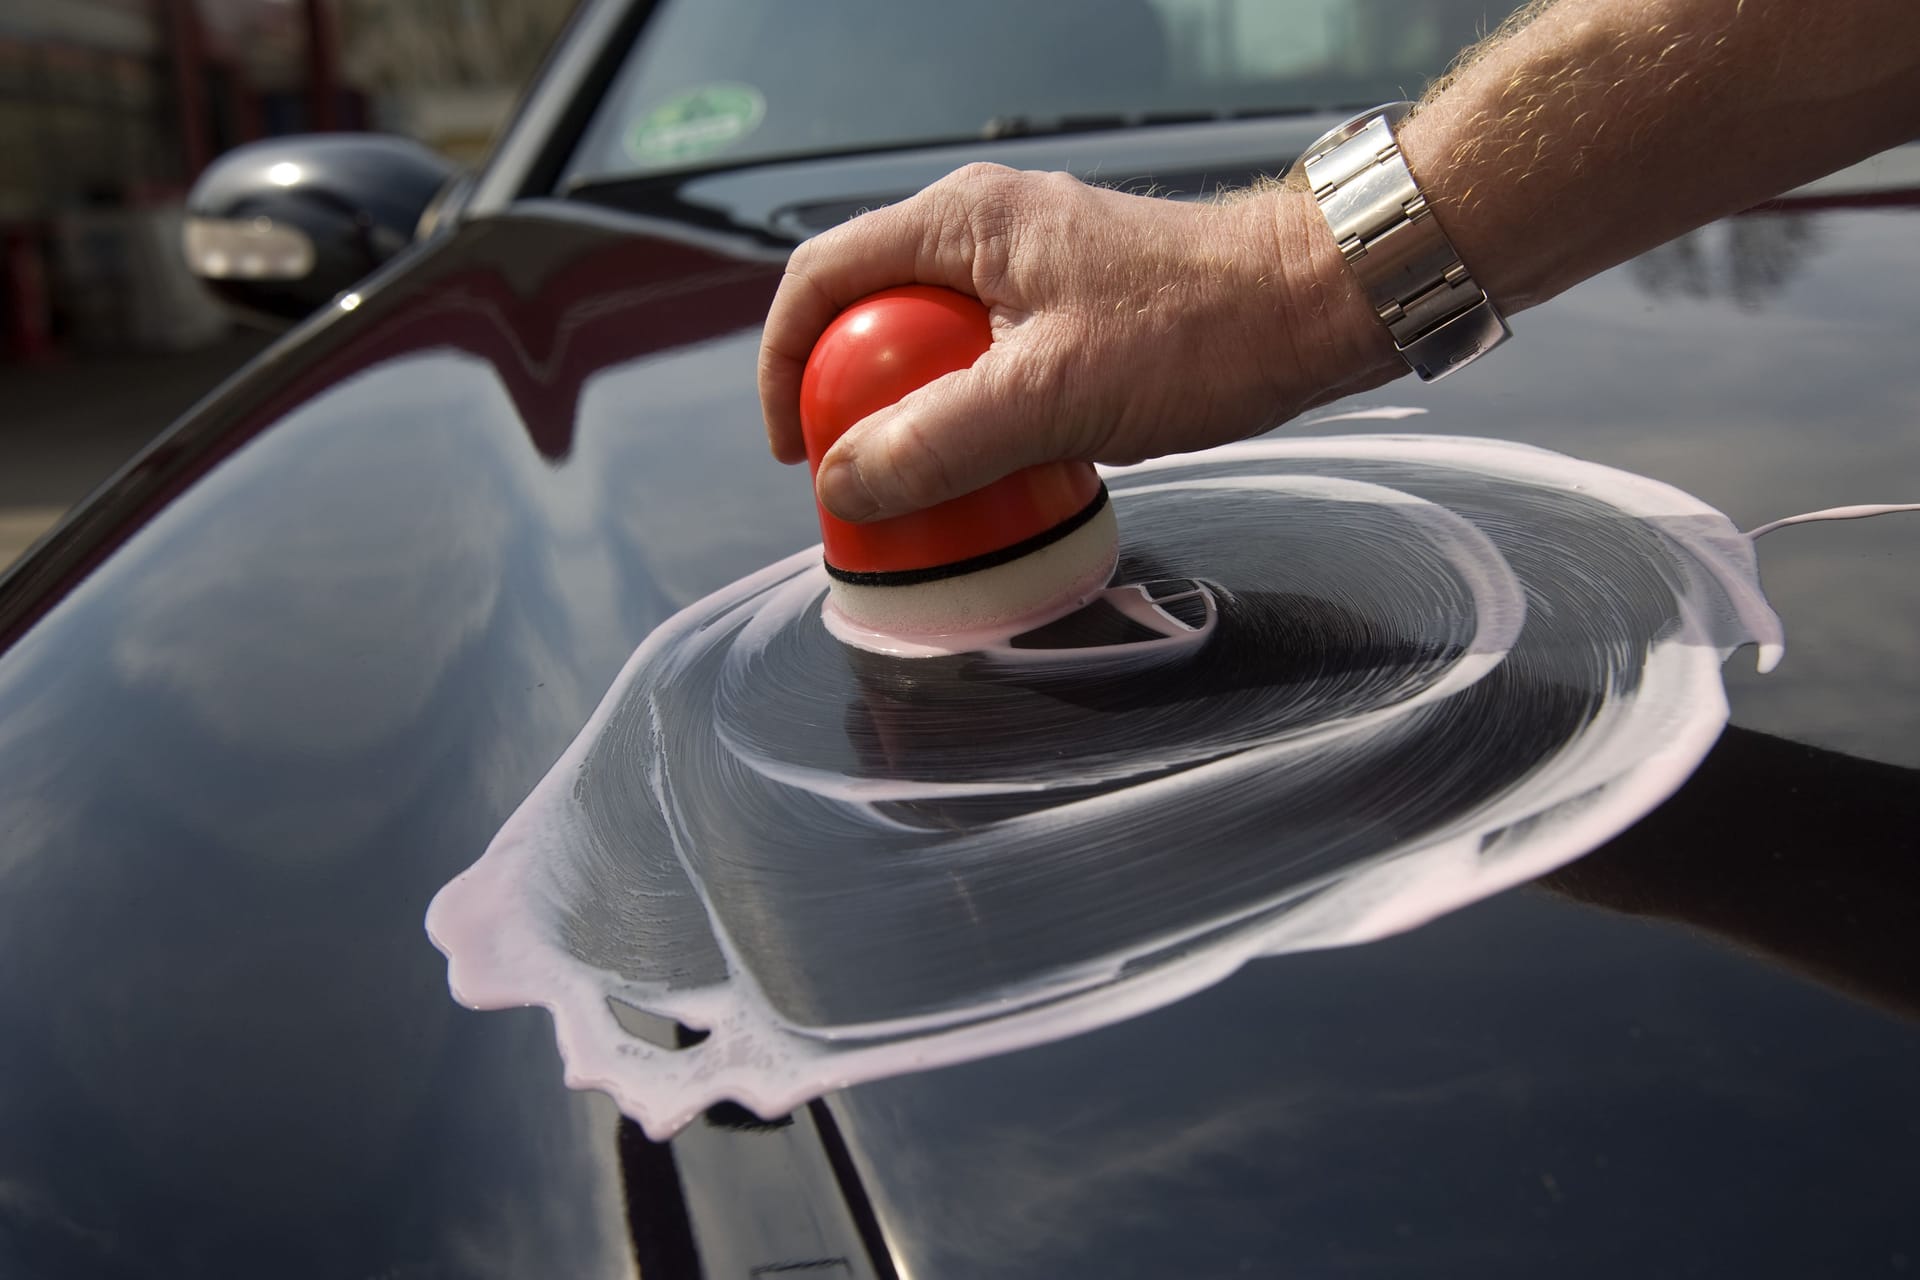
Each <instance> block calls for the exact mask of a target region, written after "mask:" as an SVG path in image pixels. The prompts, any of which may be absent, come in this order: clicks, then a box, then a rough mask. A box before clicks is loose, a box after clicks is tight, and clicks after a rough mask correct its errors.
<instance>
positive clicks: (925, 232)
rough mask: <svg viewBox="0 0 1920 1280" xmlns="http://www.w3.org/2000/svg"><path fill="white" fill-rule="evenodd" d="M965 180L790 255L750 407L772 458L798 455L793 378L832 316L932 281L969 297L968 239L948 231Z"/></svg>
mask: <svg viewBox="0 0 1920 1280" xmlns="http://www.w3.org/2000/svg"><path fill="white" fill-rule="evenodd" d="M981 167H986V166H981ZM971 177H977V175H971ZM971 177H970V173H969V171H968V170H962V171H961V172H960V173H958V174H955V175H952V176H951V177H949V178H947V179H943V180H942V181H941V182H939V183H935V184H934V185H933V186H931V187H929V188H927V189H926V190H924V191H921V192H919V193H918V194H917V195H914V196H911V197H909V198H908V199H906V200H903V201H901V202H900V203H899V204H895V205H888V206H887V207H885V208H883V209H876V210H874V211H872V212H871V213H864V214H861V215H860V216H859V217H857V218H855V219H853V220H852V221H850V222H847V223H843V224H842V225H840V226H838V227H836V228H834V229H833V230H831V231H827V232H823V233H822V234H820V235H818V236H815V237H814V238H813V239H812V240H809V241H808V242H807V243H805V244H803V245H801V246H800V247H799V248H798V249H796V250H794V252H793V256H792V257H791V258H789V259H788V261H787V270H786V274H785V275H784V276H783V277H781V280H780V287H779V289H778V291H777V292H775V294H774V297H773V306H772V307H771V308H770V309H769V310H768V313H767V325H766V329H765V331H764V332H763V333H762V335H761V339H760V365H759V385H760V411H761V414H762V415H763V416H764V417H765V419H766V424H767V441H768V444H769V445H770V446H771V447H772V449H773V454H774V456H775V457H776V458H779V459H780V460H781V461H783V462H797V461H800V460H801V459H802V458H804V457H805V456H806V449H805V445H804V444H803V442H802V440H801V435H800V379H801V375H802V373H803V372H804V371H805V369H806V364H807V357H808V356H809V355H810V354H812V352H813V344H814V343H815V342H817V341H818V340H819V338H820V335H821V333H822V332H824V331H825V329H826V327H827V326H828V325H829V324H831V323H832V322H833V318H834V317H835V316H837V315H839V314H840V313H841V312H842V311H844V310H846V308H847V307H848V306H849V305H851V304H852V303H854V302H857V301H859V300H860V299H861V298H864V297H866V296H867V295H868V294H870V293H876V292H878V291H879V290H881V289H887V288H892V287H893V286H895V285H903V284H934V285H944V286H946V287H947V288H949V289H958V290H960V291H961V292H963V293H969V294H971V293H973V292H974V288H973V263H972V253H971V249H970V244H971V237H970V236H968V235H966V234H957V233H956V232H958V231H960V230H962V229H963V228H964V226H965V222H966V216H967V215H966V210H965V208H964V206H963V205H962V204H961V203H960V201H958V200H956V199H955V198H953V188H954V187H955V186H956V185H961V184H965V183H967V182H968V181H970V180H971Z"/></svg>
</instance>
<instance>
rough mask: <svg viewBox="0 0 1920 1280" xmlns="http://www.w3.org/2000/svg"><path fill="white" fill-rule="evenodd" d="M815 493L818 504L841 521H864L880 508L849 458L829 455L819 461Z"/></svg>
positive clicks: (857, 468)
mask: <svg viewBox="0 0 1920 1280" xmlns="http://www.w3.org/2000/svg"><path fill="white" fill-rule="evenodd" d="M814 492H815V493H816V494H817V495H819V498H820V505H821V506H823V507H825V508H826V509H827V510H828V511H831V512H832V513H833V514H834V515H836V516H839V517H840V518H841V519H842V520H866V519H869V518H871V517H873V516H875V515H877V514H879V511H880V504H879V503H878V502H876V501H874V498H873V491H872V490H871V489H869V488H867V482H866V481H865V480H863V479H862V478H861V476H860V468H859V467H857V466H855V465H854V463H853V460H852V459H851V458H843V457H840V456H839V455H837V454H833V455H829V456H828V457H827V459H826V460H825V461H824V462H822V463H821V464H820V475H819V477H818V478H817V479H816V480H815V481H814Z"/></svg>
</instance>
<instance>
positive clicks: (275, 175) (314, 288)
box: [184, 133, 455, 320]
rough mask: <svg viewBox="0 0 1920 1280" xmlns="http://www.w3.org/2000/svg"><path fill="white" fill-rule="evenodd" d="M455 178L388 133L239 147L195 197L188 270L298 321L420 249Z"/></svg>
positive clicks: (239, 298) (231, 297)
mask: <svg viewBox="0 0 1920 1280" xmlns="http://www.w3.org/2000/svg"><path fill="white" fill-rule="evenodd" d="M454 173H455V168H454V166H453V164H452V163H451V162H450V161H448V160H447V159H445V158H444V157H442V156H440V155H439V154H437V153H435V152H433V151H430V150H428V149H427V148H426V147H423V146H421V145H420V144H419V143H417V142H412V141H409V140H408V139H405V138H396V137H391V136H388V135H384V134H372V133H361V134H353V133H334V134H310V135H306V136H297V137H288V138H271V139H268V140H267V141H265V142H255V143H250V144H248V145H247V146H244V147H238V148H236V149H234V150H232V151H229V152H227V153H226V154H225V155H223V156H221V157H220V158H219V159H218V160H215V161H214V162H213V163H212V164H211V165H209V166H208V167H207V170H206V172H205V173H203V174H201V175H200V179H199V181H197V182H195V183H194V184H193V190H192V191H191V192H189V193H188V195H187V221H186V231H185V236H184V240H185V243H184V248H185V251H186V256H187V266H188V268H189V269H190V270H192V272H193V273H194V274H195V275H197V276H199V277H200V278H201V279H202V280H204V281H205V282H206V283H207V285H208V286H209V287H210V288H212V290H213V291H214V292H215V293H216V294H218V295H219V296H220V298H221V299H222V300H223V301H225V302H227V303H228V304H229V305H231V306H233V307H235V308H237V309H239V310H241V311H245V312H250V313H254V314H261V313H264V314H266V315H269V316H275V317H279V318H283V319H288V320H298V319H300V318H302V317H304V316H306V315H308V314H310V313H311V312H313V311H316V310H318V309H319V308H321V307H323V306H325V305H327V303H329V302H331V301H332V300H333V298H334V297H335V296H336V295H338V294H340V293H341V292H343V291H345V290H347V289H350V288H352V287H353V285H354V284H355V283H356V282H358V281H359V280H360V279H362V278H363V277H365V276H366V275H367V273H368V272H370V271H372V270H373V269H374V268H375V267H377V266H379V265H380V264H381V263H383V262H385V261H386V260H387V259H389V258H391V257H393V256H394V255H395V254H396V253H399V252H400V251H401V250H402V249H404V248H406V247H407V245H408V244H410V243H412V241H413V238H414V230H415V227H416V226H417V225H418V224H419V222H420V217H421V214H422V213H423V212H425V210H426V208H427V206H428V204H429V203H431V202H432V200H433V197H434V195H435V194H436V193H437V192H439V191H440V189H441V188H442V187H444V186H445V185H446V184H447V181H448V179H449V178H451V177H452V176H453V175H454Z"/></svg>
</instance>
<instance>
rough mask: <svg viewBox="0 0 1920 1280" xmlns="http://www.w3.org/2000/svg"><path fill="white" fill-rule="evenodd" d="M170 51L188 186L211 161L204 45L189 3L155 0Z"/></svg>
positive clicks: (198, 17) (191, 5)
mask: <svg viewBox="0 0 1920 1280" xmlns="http://www.w3.org/2000/svg"><path fill="white" fill-rule="evenodd" d="M156 2H157V3H158V5H159V6H160V9H161V18H162V20H163V22H164V23H165V25H166V29H167V37H168V43H169V44H170V45H171V46H172V49H173V97H174V106H175V108H176V111H177V113H178V115H179V119H180V152H181V154H180V159H181V163H182V164H184V165H185V166H186V180H187V183H188V185H191V184H192V182H193V180H194V179H195V178H197V177H199V176H200V171H201V170H202V169H205V168H206V167H207V162H208V161H209V160H211V159H213V156H212V154H211V152H212V147H211V144H210V143H209V142H208V138H207V96H206V87H205V86H206V70H207V68H206V46H205V44H204V43H203V41H202V40H201V38H200V15H199V14H198V13H196V12H195V11H194V8H193V0H156Z"/></svg>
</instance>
